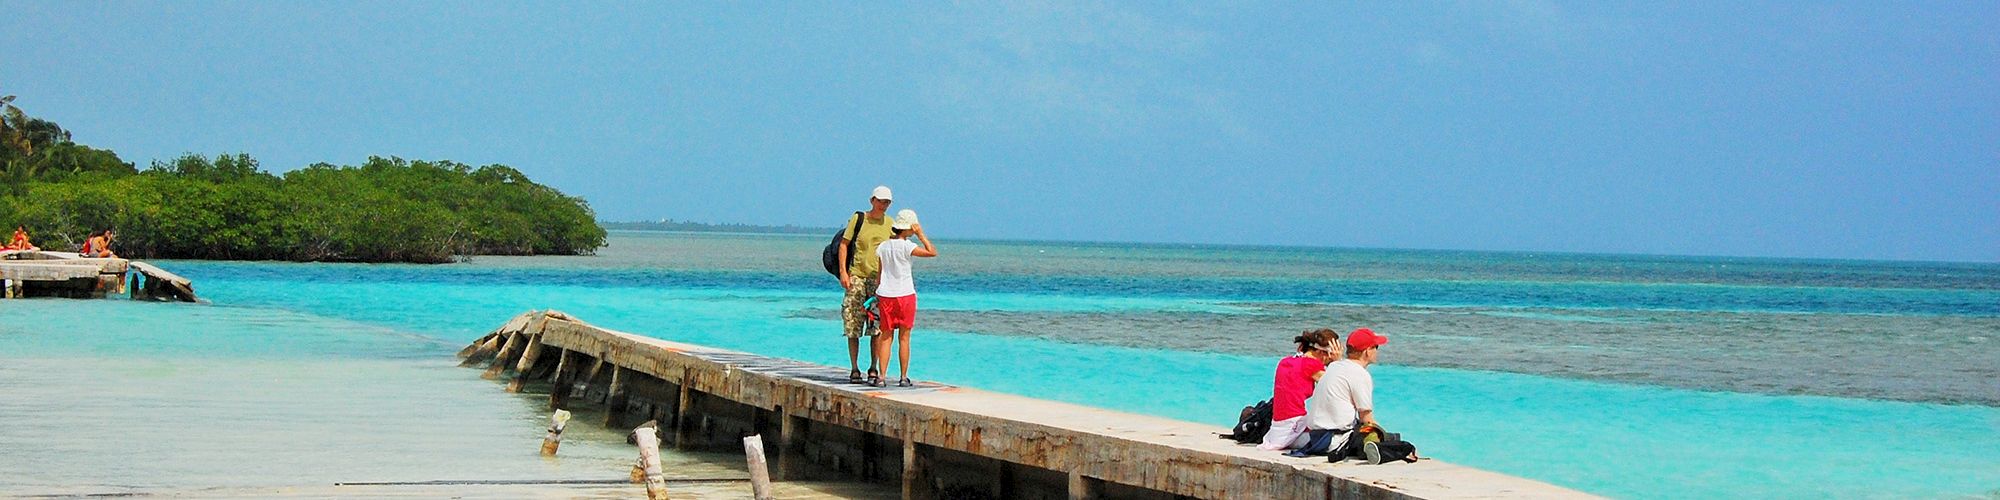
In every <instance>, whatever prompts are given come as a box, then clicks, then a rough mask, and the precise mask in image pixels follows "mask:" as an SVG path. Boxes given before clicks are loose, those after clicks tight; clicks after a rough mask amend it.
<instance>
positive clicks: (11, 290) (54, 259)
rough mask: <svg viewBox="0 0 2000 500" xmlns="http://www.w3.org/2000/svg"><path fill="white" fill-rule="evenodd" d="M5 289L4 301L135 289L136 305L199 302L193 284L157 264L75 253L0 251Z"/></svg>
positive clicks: (101, 294) (92, 295) (91, 295)
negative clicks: (163, 302)
mask: <svg viewBox="0 0 2000 500" xmlns="http://www.w3.org/2000/svg"><path fill="white" fill-rule="evenodd" d="M128 274H130V275H131V283H130V285H129V286H128V285H127V283H126V275H128ZM0 285H4V287H5V293H4V294H0V297H5V298H21V297H68V298H79V299H90V298H98V299H101V298H104V297H105V296H107V295H113V294H121V293H126V292H127V291H128V290H129V291H130V293H131V294H132V298H133V299H135V300H166V301H182V302H194V301H196V300H197V299H196V297H195V295H194V283H193V282H191V281H188V279H187V278H182V277H180V276H178V275H175V274H174V273H170V272H167V270H165V269H160V268H159V267H157V266H154V265H152V264H147V263H144V262H139V261H136V260H125V259H118V258H89V257H84V256H82V255H78V254H74V253H69V252H47V251H40V250H26V251H17V250H8V251H0Z"/></svg>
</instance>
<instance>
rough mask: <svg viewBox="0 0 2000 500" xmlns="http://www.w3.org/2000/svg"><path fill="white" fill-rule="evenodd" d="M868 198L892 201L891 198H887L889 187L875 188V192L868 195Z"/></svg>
mask: <svg viewBox="0 0 2000 500" xmlns="http://www.w3.org/2000/svg"><path fill="white" fill-rule="evenodd" d="M868 197H870V198H874V199H877V200H891V199H893V198H890V197H889V186H875V192H874V193H872V194H869V195H868Z"/></svg>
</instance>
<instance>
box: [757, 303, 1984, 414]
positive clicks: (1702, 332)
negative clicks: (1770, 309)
mask: <svg viewBox="0 0 2000 500" xmlns="http://www.w3.org/2000/svg"><path fill="white" fill-rule="evenodd" d="M1259 307H1262V308H1265V310H1266V311H1267V312H1270V313H1275V314H1229V313H1215V312H1199V311H1188V312H1067V313H1066V312H1006V311H977V312H968V311H949V310H945V311H923V312H922V313H921V314H920V318H919V324H918V326H919V330H920V331H921V330H923V329H932V328H935V329H943V330H951V331H965V332H976V333H983V334H991V335H1005V336H1022V337H1035V338H1044V339H1050V340H1057V341H1062V342H1074V343H1086V344H1099V345H1117V346H1126V347H1137V348H1147V349H1167V350H1185V351H1202V352H1217V353H1227V354H1244V355H1268V356H1273V357H1274V358H1275V357H1276V356H1278V355H1281V354H1283V353H1287V352H1290V349H1291V347H1292V345H1291V343H1290V340H1291V338H1292V337H1293V336H1295V335H1298V333H1299V332H1300V331H1302V330H1305V329H1308V328H1318V327H1330V328H1334V329H1335V330H1337V331H1341V332H1343V335H1345V332H1347V331H1349V330H1352V329H1354V328H1357V327H1363V326H1365V327H1369V328H1373V329H1375V330H1376V331H1378V332H1382V333H1384V334H1387V335H1389V336H1390V337H1391V338H1392V339H1393V341H1392V344H1391V345H1390V346H1389V348H1388V349H1387V350H1385V351H1384V358H1383V360H1384V362H1387V363H1392V364H1402V365H1412V366H1428V367H1442V368H1458V369H1470V370H1487V371H1506V372H1514V373H1526V374H1535V375H1547V376H1555V377H1567V378H1580V379H1590V380H1604V381H1616V382H1625V383H1636V384H1644V385H1658V386H1667V387H1682V388H1691V389H1702V390H1723V391H1733V392H1749V393H1765V394H1811V395H1823V396H1839V397H1857V398H1867V399H1883V400H1896V401H1913V402H1932V403H1946V404H1978V405H1987V406H2000V385H1995V384H1993V383H1992V381H1993V380H1996V377H2000V345H1996V343H1994V342H1987V341H1985V340H1983V339H1984V338H1986V336H1988V335H1991V334H1992V333H1993V332H1996V331H2000V319H1993V318H1966V317H1946V316H1925V317H1888V316H1871V315H1846V314H1810V315H1808V314H1765V313H1715V312H1700V313H1697V312H1675V311H1598V310H1592V311H1568V310H1532V311H1515V310H1509V311H1505V312H1510V313H1518V312H1528V313H1532V314H1530V315H1526V316H1525V317H1524V316H1523V315H1520V314H1509V315H1492V314H1487V313H1489V312H1492V311H1490V310H1484V309H1469V308H1445V309H1437V308H1413V307H1389V306H1346V305H1311V304H1261V305H1259ZM795 314H796V315H799V316H803V317H816V318H822V319H833V318H834V313H833V310H832V309H815V310H810V311H801V312H798V313H795ZM1536 315H1541V316H1536ZM1567 316H1588V317H1592V318H1599V319H1601V320H1600V321H1572V320H1565V319H1561V318H1563V317H1567Z"/></svg>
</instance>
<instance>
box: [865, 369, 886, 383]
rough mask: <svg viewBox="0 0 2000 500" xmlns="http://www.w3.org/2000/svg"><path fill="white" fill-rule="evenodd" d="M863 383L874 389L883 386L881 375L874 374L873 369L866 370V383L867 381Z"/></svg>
mask: <svg viewBox="0 0 2000 500" xmlns="http://www.w3.org/2000/svg"><path fill="white" fill-rule="evenodd" d="M864 383H866V384H868V385H870V386H874V387H882V385H883V384H882V375H881V374H878V373H875V369H874V368H869V369H868V381H867V382H864Z"/></svg>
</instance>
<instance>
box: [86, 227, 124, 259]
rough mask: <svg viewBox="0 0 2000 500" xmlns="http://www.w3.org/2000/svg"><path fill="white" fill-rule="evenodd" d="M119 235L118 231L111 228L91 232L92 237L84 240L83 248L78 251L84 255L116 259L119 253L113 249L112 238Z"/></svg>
mask: <svg viewBox="0 0 2000 500" xmlns="http://www.w3.org/2000/svg"><path fill="white" fill-rule="evenodd" d="M117 236H118V233H116V232H113V231H111V230H110V229H106V230H103V231H98V232H95V233H90V237H89V238H85V239H84V240H83V248H82V249H80V250H77V251H76V253H79V254H82V255H83V256H84V257H93V258H105V259H116V258H118V254H116V253H113V252H112V251H111V240H112V239H113V238H115V237H117Z"/></svg>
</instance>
